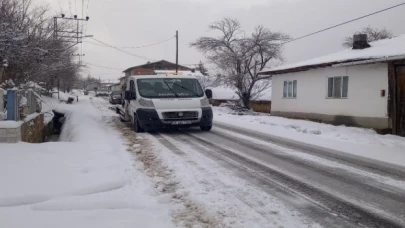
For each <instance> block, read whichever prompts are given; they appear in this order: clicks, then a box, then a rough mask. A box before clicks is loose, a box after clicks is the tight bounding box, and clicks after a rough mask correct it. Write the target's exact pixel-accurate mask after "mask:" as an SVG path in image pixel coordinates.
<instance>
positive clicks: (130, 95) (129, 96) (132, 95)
mask: <svg viewBox="0 0 405 228" xmlns="http://www.w3.org/2000/svg"><path fill="white" fill-rule="evenodd" d="M135 99H136V95H135V93H134V92H132V91H130V90H127V91H125V100H127V101H130V100H135Z"/></svg>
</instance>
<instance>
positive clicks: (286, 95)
mask: <svg viewBox="0 0 405 228" xmlns="http://www.w3.org/2000/svg"><path fill="white" fill-rule="evenodd" d="M290 85H291V87H290ZM297 87H298V81H297V80H284V81H283V99H297V94H298V92H297V90H298V89H297ZM286 88H287V91H285V89H286ZM290 88H291V90H292V91H290Z"/></svg>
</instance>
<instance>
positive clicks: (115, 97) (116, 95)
mask: <svg viewBox="0 0 405 228" xmlns="http://www.w3.org/2000/svg"><path fill="white" fill-rule="evenodd" d="M109 101H110V104H121V103H122V98H121V91H119V90H117V91H112V92H111V93H110V96H109Z"/></svg>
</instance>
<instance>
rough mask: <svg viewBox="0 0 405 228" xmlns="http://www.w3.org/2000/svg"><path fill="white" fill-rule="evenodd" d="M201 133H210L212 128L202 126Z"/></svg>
mask: <svg viewBox="0 0 405 228" xmlns="http://www.w3.org/2000/svg"><path fill="white" fill-rule="evenodd" d="M200 128H201V131H210V130H211V128H212V126H200Z"/></svg>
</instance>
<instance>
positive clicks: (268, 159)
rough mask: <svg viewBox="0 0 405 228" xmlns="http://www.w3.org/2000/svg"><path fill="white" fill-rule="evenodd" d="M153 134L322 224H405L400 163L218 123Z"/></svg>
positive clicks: (172, 147) (404, 190)
mask: <svg viewBox="0 0 405 228" xmlns="http://www.w3.org/2000/svg"><path fill="white" fill-rule="evenodd" d="M152 135H153V136H154V137H156V138H157V139H158V140H159V142H161V143H162V144H163V145H164V146H166V147H167V148H168V149H169V150H171V151H172V152H173V153H176V154H178V155H179V154H182V153H187V151H182V150H181V149H179V148H178V147H177V146H176V144H187V145H190V146H192V148H193V149H195V151H198V152H199V153H201V154H203V155H204V156H206V157H208V158H210V159H213V160H215V161H217V162H218V163H220V164H221V165H222V166H224V167H226V168H228V169H229V170H230V171H231V172H233V173H234V174H235V175H238V177H240V178H243V179H245V180H246V181H248V182H250V183H251V184H253V185H255V186H257V187H260V188H261V189H262V190H263V191H265V192H266V193H268V194H271V195H272V196H276V197H277V198H279V199H281V200H282V201H283V202H285V203H286V205H288V206H290V207H292V208H294V209H296V210H298V211H300V212H301V213H302V214H304V215H305V216H307V217H308V218H310V219H311V220H313V221H314V222H317V223H319V224H320V225H322V226H324V227H405V169H403V168H401V167H395V166H393V165H389V164H386V163H380V162H376V161H373V160H369V159H365V158H360V157H356V156H352V155H345V154H339V153H337V152H330V153H327V152H325V151H322V150H319V149H317V148H311V147H305V146H300V145H295V144H293V143H291V142H283V140H280V139H277V138H272V137H270V136H265V135H263V134H258V133H255V132H252V131H248V130H243V129H239V128H234V127H231V126H228V125H223V124H216V125H215V127H214V128H213V130H212V131H211V132H200V131H199V130H197V129H187V130H180V131H167V132H161V133H156V134H152ZM167 138H170V139H171V140H170V141H176V143H174V144H173V143H171V142H170V141H168V140H167Z"/></svg>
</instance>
